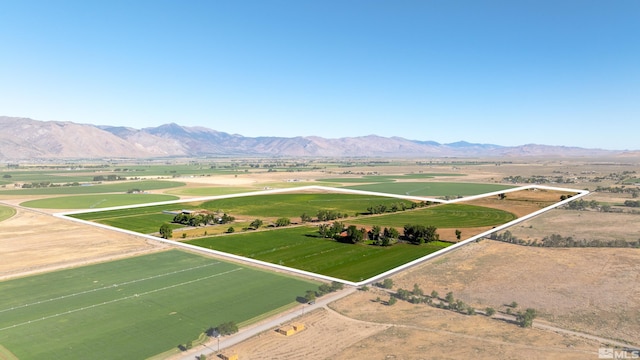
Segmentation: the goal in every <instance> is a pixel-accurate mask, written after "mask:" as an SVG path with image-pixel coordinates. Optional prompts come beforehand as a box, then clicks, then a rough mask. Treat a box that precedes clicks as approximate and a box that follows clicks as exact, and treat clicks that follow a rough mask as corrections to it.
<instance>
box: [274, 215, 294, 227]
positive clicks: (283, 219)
mask: <svg viewBox="0 0 640 360" xmlns="http://www.w3.org/2000/svg"><path fill="white" fill-rule="evenodd" d="M289 225H291V220H290V219H289V218H286V217H281V218H279V219H278V220H276V227H281V226H289Z"/></svg>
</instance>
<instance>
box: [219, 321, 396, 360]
mask: <svg viewBox="0 0 640 360" xmlns="http://www.w3.org/2000/svg"><path fill="white" fill-rule="evenodd" d="M296 322H301V323H303V324H304V326H305V329H304V330H303V331H301V332H299V333H297V334H294V335H291V336H284V335H282V334H279V333H277V332H276V331H275V330H274V331H268V332H265V333H262V334H260V335H258V336H256V337H253V338H251V339H249V340H247V341H244V342H242V343H240V344H238V345H236V346H234V347H232V349H231V350H233V351H235V352H237V353H238V355H239V357H240V358H241V359H243V360H244V359H247V360H249V359H283V360H286V359H329V358H332V359H333V358H335V356H336V355H337V354H338V353H339V352H340V351H341V350H342V349H345V348H349V347H352V346H354V344H356V343H357V342H359V341H362V340H364V339H366V338H368V337H371V336H373V335H375V334H377V333H379V332H381V331H384V330H385V329H387V328H388V327H389V326H388V325H385V324H375V323H369V322H363V321H358V320H355V319H352V318H348V317H344V316H342V315H340V314H338V313H336V312H334V311H330V310H326V309H319V310H316V311H314V312H311V313H309V314H305V315H303V316H302V317H300V318H297V319H296ZM285 325H286V324H285Z"/></svg>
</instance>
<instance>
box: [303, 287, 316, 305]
mask: <svg viewBox="0 0 640 360" xmlns="http://www.w3.org/2000/svg"><path fill="white" fill-rule="evenodd" d="M304 299H305V301H306V302H312V301H315V300H316V292H315V291H313V290H307V293H306V294H305V295H304Z"/></svg>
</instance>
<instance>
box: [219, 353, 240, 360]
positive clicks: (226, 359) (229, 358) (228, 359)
mask: <svg viewBox="0 0 640 360" xmlns="http://www.w3.org/2000/svg"><path fill="white" fill-rule="evenodd" d="M218 356H219V357H220V358H221V359H222V360H238V353H236V352H235V351H234V352H232V353H222V354H220V355H218Z"/></svg>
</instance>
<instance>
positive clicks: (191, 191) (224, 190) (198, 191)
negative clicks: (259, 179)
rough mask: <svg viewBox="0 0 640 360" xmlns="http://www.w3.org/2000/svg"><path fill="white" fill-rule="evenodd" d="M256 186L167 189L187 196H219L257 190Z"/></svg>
mask: <svg viewBox="0 0 640 360" xmlns="http://www.w3.org/2000/svg"><path fill="white" fill-rule="evenodd" d="M256 190H258V189H254V188H241V187H232V186H203V187H189V188H177V189H172V190H168V191H165V193H167V194H173V195H186V196H217V195H228V194H238V193H243V192H250V191H256Z"/></svg>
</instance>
